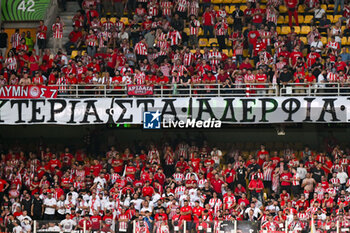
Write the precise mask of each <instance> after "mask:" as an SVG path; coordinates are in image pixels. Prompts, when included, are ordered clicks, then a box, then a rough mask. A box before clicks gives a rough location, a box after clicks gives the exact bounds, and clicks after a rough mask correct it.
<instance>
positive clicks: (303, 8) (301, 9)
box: [298, 4, 305, 13]
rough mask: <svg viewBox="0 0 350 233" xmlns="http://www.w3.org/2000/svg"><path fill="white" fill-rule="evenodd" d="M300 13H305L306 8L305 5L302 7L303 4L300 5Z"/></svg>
mask: <svg viewBox="0 0 350 233" xmlns="http://www.w3.org/2000/svg"><path fill="white" fill-rule="evenodd" d="M298 12H299V13H304V12H305V7H304V5H301V4H300V5H299V6H298Z"/></svg>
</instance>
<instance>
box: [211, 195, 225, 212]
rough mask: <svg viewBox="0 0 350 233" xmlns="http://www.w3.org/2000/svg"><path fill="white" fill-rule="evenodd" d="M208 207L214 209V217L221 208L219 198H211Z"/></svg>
mask: <svg viewBox="0 0 350 233" xmlns="http://www.w3.org/2000/svg"><path fill="white" fill-rule="evenodd" d="M209 205H210V207H211V208H212V209H214V215H216V214H217V213H218V212H219V210H220V209H221V208H222V201H221V199H219V198H212V199H210V200H209Z"/></svg>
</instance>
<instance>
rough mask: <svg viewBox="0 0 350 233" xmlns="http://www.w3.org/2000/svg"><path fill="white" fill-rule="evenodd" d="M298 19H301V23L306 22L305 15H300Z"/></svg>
mask: <svg viewBox="0 0 350 233" xmlns="http://www.w3.org/2000/svg"><path fill="white" fill-rule="evenodd" d="M298 21H299V24H303V23H304V16H303V15H298Z"/></svg>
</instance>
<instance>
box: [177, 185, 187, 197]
mask: <svg viewBox="0 0 350 233" xmlns="http://www.w3.org/2000/svg"><path fill="white" fill-rule="evenodd" d="M185 190H186V187H185V186H179V187H177V188H176V189H175V195H176V196H181V195H183V194H184V193H185Z"/></svg>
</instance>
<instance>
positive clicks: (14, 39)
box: [3, 33, 22, 56]
mask: <svg viewBox="0 0 350 233" xmlns="http://www.w3.org/2000/svg"><path fill="white" fill-rule="evenodd" d="M21 40H22V37H21V35H20V34H19V33H14V34H13V35H12V36H11V43H12V48H17V46H18V45H19V44H20V43H21ZM3 56H5V54H3Z"/></svg>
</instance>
